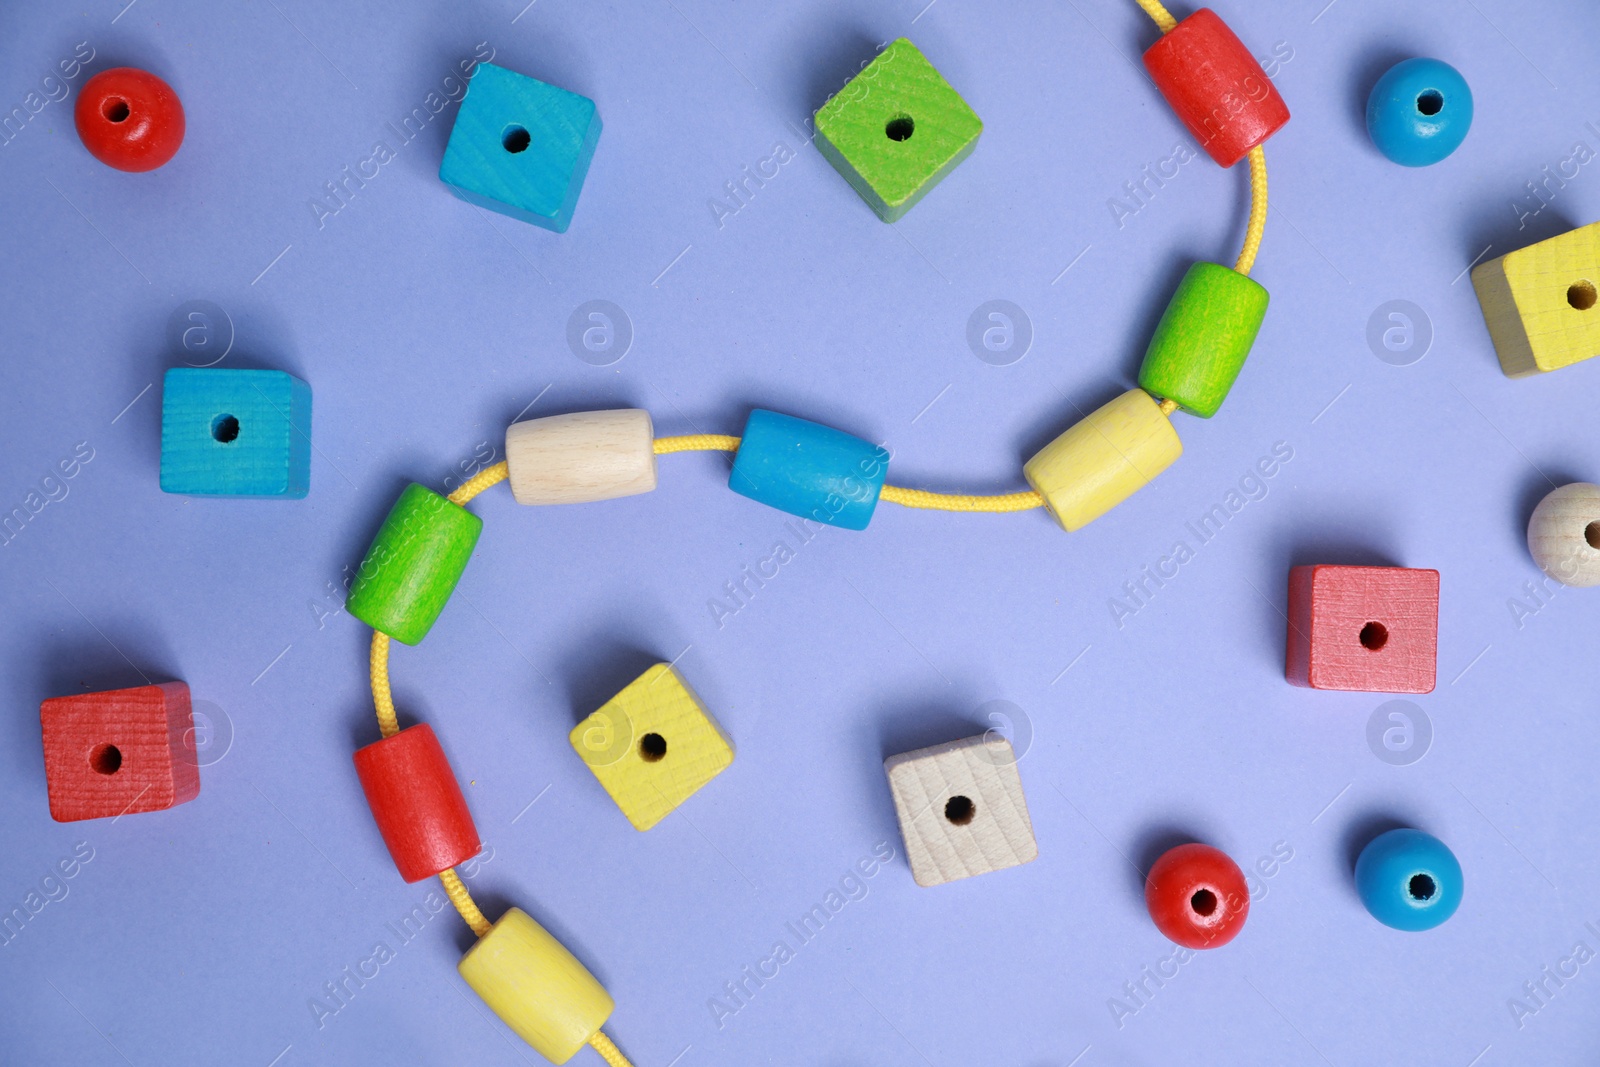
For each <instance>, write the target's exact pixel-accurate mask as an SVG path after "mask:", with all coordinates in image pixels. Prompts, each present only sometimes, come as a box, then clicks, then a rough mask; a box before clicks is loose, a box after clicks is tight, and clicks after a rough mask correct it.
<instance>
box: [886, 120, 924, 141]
mask: <svg viewBox="0 0 1600 1067" xmlns="http://www.w3.org/2000/svg"><path fill="white" fill-rule="evenodd" d="M916 128H917V124H916V123H915V122H913V121H912V119H911V116H910V115H896V116H895V117H894V118H892V119H890V120H889V122H888V124H887V125H885V126H884V127H883V132H884V133H885V134H887V135H888V138H889V140H891V141H909V140H911V134H912V133H913V132H915V130H916Z"/></svg>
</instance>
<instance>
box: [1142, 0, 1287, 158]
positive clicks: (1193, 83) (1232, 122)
mask: <svg viewBox="0 0 1600 1067" xmlns="http://www.w3.org/2000/svg"><path fill="white" fill-rule="evenodd" d="M1144 65H1145V69H1146V70H1148V71H1149V72H1150V77H1151V78H1152V79H1153V80H1154V81H1155V83H1156V88H1158V89H1160V90H1161V95H1162V96H1164V97H1166V98H1167V103H1169V104H1171V105H1172V110H1173V111H1175V112H1177V114H1178V118H1180V119H1182V120H1183V124H1184V125H1185V126H1187V127H1188V128H1189V132H1190V133H1191V134H1192V135H1193V136H1194V138H1195V140H1197V141H1199V142H1200V147H1202V148H1204V149H1205V150H1206V151H1207V152H1208V153H1209V154H1210V155H1211V158H1212V159H1214V160H1216V161H1217V162H1218V163H1220V164H1221V165H1222V166H1224V167H1231V166H1233V165H1234V164H1235V163H1237V162H1239V160H1241V159H1243V158H1244V156H1245V155H1246V154H1247V153H1248V152H1249V151H1250V149H1252V148H1254V147H1255V146H1256V145H1258V144H1260V143H1261V142H1263V141H1265V140H1266V139H1267V138H1268V137H1271V136H1272V135H1273V134H1274V133H1276V132H1277V131H1278V129H1279V128H1280V127H1281V126H1282V125H1283V124H1284V123H1286V122H1288V121H1289V106H1288V105H1287V104H1285V103H1284V102H1283V97H1281V96H1279V95H1278V90H1277V88H1276V87H1275V86H1273V84H1272V79H1271V78H1269V77H1267V72H1266V71H1264V70H1262V69H1261V64H1260V63H1257V62H1256V58H1255V56H1252V55H1251V54H1250V50H1249V49H1248V48H1246V47H1245V46H1244V43H1243V42H1242V41H1240V40H1239V38H1238V37H1236V36H1234V33H1233V31H1232V30H1230V29H1228V26H1227V23H1225V22H1223V21H1222V20H1221V19H1219V18H1218V17H1217V16H1216V13H1215V12H1213V11H1211V10H1210V9H1209V8H1204V7H1203V8H1201V9H1200V10H1199V11H1196V12H1195V13H1194V14H1192V15H1190V16H1189V17H1188V18H1186V19H1184V20H1183V21H1182V22H1180V23H1178V25H1177V27H1176V28H1175V29H1173V30H1172V31H1171V32H1170V33H1167V34H1165V35H1163V36H1162V38H1161V40H1159V41H1157V42H1156V43H1155V44H1153V45H1151V46H1150V48H1149V50H1148V51H1146V52H1145V54H1144Z"/></svg>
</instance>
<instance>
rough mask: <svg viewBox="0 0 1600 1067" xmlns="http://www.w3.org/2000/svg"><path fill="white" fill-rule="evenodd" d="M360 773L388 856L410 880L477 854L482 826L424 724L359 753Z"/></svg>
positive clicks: (421, 877) (402, 731)
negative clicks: (476, 822)
mask: <svg viewBox="0 0 1600 1067" xmlns="http://www.w3.org/2000/svg"><path fill="white" fill-rule="evenodd" d="M355 761H356V775H357V776H358V777H359V778H360V779H361V789H362V791H363V792H364V793H366V794H367V804H368V805H370V806H371V808H372V818H373V820H374V821H375V822H377V824H378V832H379V833H381V834H382V835H383V843H384V844H385V845H387V846H389V855H390V856H391V857H393V859H394V865H395V867H397V868H399V871H400V877H402V878H404V879H405V880H406V881H408V882H420V881H421V880H422V879H424V878H432V877H433V876H434V875H436V874H438V873H439V872H440V871H442V870H444V869H445V868H447V867H454V866H455V865H456V864H458V863H462V862H464V861H466V860H469V859H471V858H472V857H473V856H476V855H477V854H478V850H479V849H480V848H481V847H482V845H480V844H479V842H478V828H477V827H476V826H474V825H473V822H472V812H470V811H468V810H467V801H466V798H465V797H463V796H462V795H461V786H460V784H459V783H458V782H457V781H456V776H455V774H454V773H452V772H451V770H450V761H449V760H447V759H445V755H444V749H443V748H441V747H440V746H439V739H438V738H437V737H435V736H434V734H433V728H432V727H430V726H428V725H427V724H426V723H419V724H417V725H416V726H408V727H406V728H405V729H404V730H401V731H400V732H399V733H397V734H395V735H394V736H393V737H386V738H384V739H383V740H382V741H375V742H373V743H372V744H370V745H367V746H366V747H365V748H361V749H358V750H356V754H355Z"/></svg>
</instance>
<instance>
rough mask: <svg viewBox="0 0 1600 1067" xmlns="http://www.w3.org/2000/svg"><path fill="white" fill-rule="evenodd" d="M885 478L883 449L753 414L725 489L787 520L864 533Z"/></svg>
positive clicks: (799, 422) (785, 418) (815, 426)
mask: <svg viewBox="0 0 1600 1067" xmlns="http://www.w3.org/2000/svg"><path fill="white" fill-rule="evenodd" d="M888 473H889V451H888V449H885V448H881V447H879V446H878V445H875V444H873V443H872V442H871V441H864V440H862V439H861V438H859V437H855V436H852V435H851V434H847V433H845V432H844V431H843V430H835V429H833V428H832V427H831V426H824V425H822V424H821V423H819V422H811V421H809V420H807V419H797V418H795V417H794V416H793V415H780V414H778V413H777V412H775V411H763V410H761V409H759V408H758V409H756V410H755V411H752V412H751V413H750V419H749V421H747V422H746V423H745V426H744V436H743V437H742V438H741V439H740V441H739V452H738V454H737V455H735V456H734V459H733V472H732V473H731V474H730V475H729V476H728V488H729V489H732V490H733V491H734V492H735V493H738V494H740V495H741V496H747V497H749V498H750V499H751V500H759V501H760V502H761V503H763V504H766V505H767V506H768V507H773V508H777V509H778V510H779V511H787V512H788V513H789V514H791V515H799V516H801V517H802V518H806V519H811V520H813V521H815V522H820V523H825V524H826V525H829V526H839V527H842V528H843V529H846V530H865V529H866V528H867V523H869V522H871V521H872V512H873V510H874V509H875V508H876V507H877V506H878V494H880V493H881V492H883V479H884V478H885V477H886V476H887V475H888Z"/></svg>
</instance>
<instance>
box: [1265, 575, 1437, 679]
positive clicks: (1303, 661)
mask: <svg viewBox="0 0 1600 1067" xmlns="http://www.w3.org/2000/svg"><path fill="white" fill-rule="evenodd" d="M1288 614H1289V628H1288V636H1287V639H1286V642H1285V653H1284V660H1285V666H1284V675H1285V677H1286V678H1288V680H1289V681H1290V682H1292V683H1293V684H1295V685H1300V686H1308V687H1310V688H1312V689H1342V690H1348V691H1356V692H1369V693H1431V692H1433V687H1434V683H1435V675H1436V672H1437V668H1438V644H1439V572H1438V571H1435V570H1418V569H1413V568H1410V567H1335V566H1326V565H1316V566H1306V567H1294V568H1291V569H1290V571H1289V612H1288ZM1373 627H1376V629H1372V628H1373Z"/></svg>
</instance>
